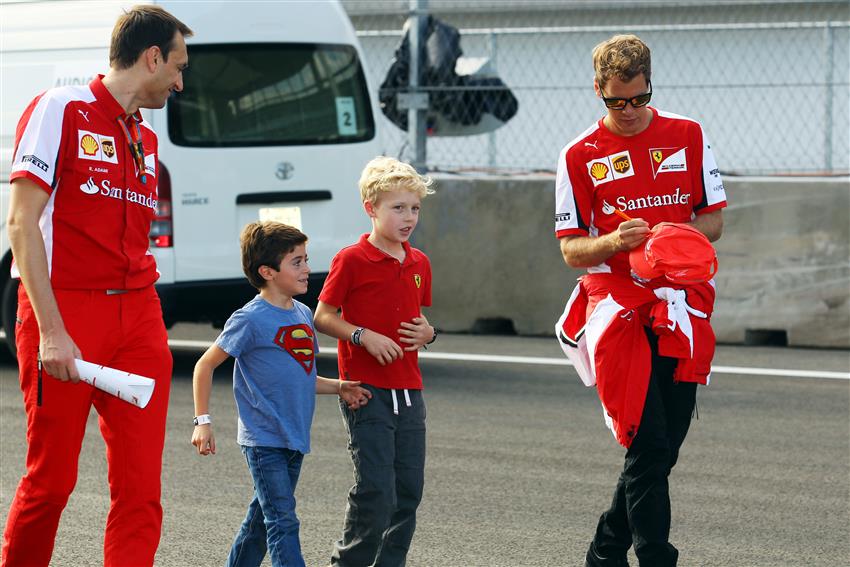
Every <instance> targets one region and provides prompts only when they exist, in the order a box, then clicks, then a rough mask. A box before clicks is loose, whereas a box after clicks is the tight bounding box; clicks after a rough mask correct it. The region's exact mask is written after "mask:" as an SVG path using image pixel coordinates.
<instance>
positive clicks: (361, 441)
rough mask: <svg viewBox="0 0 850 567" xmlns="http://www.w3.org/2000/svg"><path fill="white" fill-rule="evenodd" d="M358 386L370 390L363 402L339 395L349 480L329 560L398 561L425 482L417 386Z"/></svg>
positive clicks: (347, 566) (358, 566) (350, 566)
mask: <svg viewBox="0 0 850 567" xmlns="http://www.w3.org/2000/svg"><path fill="white" fill-rule="evenodd" d="M363 387H365V388H368V389H369V390H370V391H371V392H372V399H371V400H370V401H369V403H368V404H367V405H366V406H365V407H362V408H360V409H358V410H350V409H348V407H347V406H346V405H345V403H344V402H342V401H341V400H340V409H341V411H342V416H343V420H344V421H345V427H346V429H347V430H348V450H349V452H350V454H351V460H352V462H353V463H354V486H353V487H352V488H351V490H350V491H349V492H348V505H347V506H346V509H345V523H344V525H343V532H342V539H340V540H339V541H337V542H336V544H335V545H334V552H333V556H332V557H331V564H332V565H336V566H339V567H368V566H371V565H374V566H375V567H402V566H403V565H404V564H405V560H406V557H407V551H408V549H409V548H410V542H411V540H412V539H413V532H414V531H415V529H416V508H417V507H418V506H419V502H420V501H421V500H422V489H423V485H424V482H425V400H424V398H423V397H422V391H421V390H407V395H406V394H405V391H404V390H385V389H382V388H374V387H372V386H368V385H365V384H364V385H363ZM408 400H409V403H410V405H408ZM395 411H397V412H398V413H395Z"/></svg>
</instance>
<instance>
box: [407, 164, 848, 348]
mask: <svg viewBox="0 0 850 567" xmlns="http://www.w3.org/2000/svg"><path fill="white" fill-rule="evenodd" d="M724 183H725V186H726V191H727V195H728V196H729V201H730V207H729V208H728V209H726V211H725V212H724V221H725V229H724V233H723V237H722V238H721V239H720V241H718V242H717V243H716V245H717V250H718V256H719V259H720V270H719V272H718V276H717V291H718V296H717V306H716V310H715V313H714V317H713V319H712V322H713V325H714V329H715V332H716V333H717V338H718V340H719V341H721V342H726V343H747V342H758V341H760V340H762V339H763V338H764V337H768V338H769V339H776V338H777V337H780V340H783V339H785V338H786V337H787V343H788V344H789V345H793V346H818V347H842V348H848V347H850V180H848V179H847V178H840V179H808V178H794V179H783V178H727V179H725V180H724ZM435 190H436V191H437V194H436V195H433V196H431V197H428V198H427V199H425V200H424V201H423V207H422V217H421V220H420V223H419V227H418V228H417V230H416V233H415V234H414V244H415V245H416V246H417V247H419V248H421V249H422V250H424V251H425V252H426V253H427V254H428V255H429V256H430V258H431V262H432V267H433V275H434V292H433V296H434V297H433V299H434V306H433V307H432V308H431V309H430V311H429V312H428V313H429V318H430V319H431V320H432V322H433V323H434V324H435V325H436V326H437V327H440V328H442V329H444V330H446V331H455V332H457V331H460V332H463V331H473V330H487V329H488V328H489V326H492V325H495V326H496V327H499V326H501V328H502V329H504V328H506V327H508V326H509V325H510V323H512V325H513V328H514V329H515V331H516V332H517V333H519V334H520V335H550V334H552V332H553V331H552V329H553V326H554V323H555V320H556V319H557V318H558V316H559V315H560V313H561V311H562V310H563V307H564V303H565V301H566V299H567V297H568V296H569V293H570V291H571V290H572V288H573V286H574V285H575V280H576V278H577V277H578V276H580V275H581V274H582V273H583V272H582V271H580V270H572V269H570V268H568V267H567V266H566V265H565V264H564V262H563V260H562V259H561V254H560V251H559V248H558V241H557V240H556V239H555V237H554V220H553V215H554V203H555V189H554V179H553V178H552V177H549V176H535V177H523V178H474V179H473V178H459V177H436V179H435Z"/></svg>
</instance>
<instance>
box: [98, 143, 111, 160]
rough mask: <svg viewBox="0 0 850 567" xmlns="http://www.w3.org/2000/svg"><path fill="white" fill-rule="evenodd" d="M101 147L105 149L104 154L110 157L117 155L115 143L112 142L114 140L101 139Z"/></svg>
mask: <svg viewBox="0 0 850 567" xmlns="http://www.w3.org/2000/svg"><path fill="white" fill-rule="evenodd" d="M100 149H101V150H103V154H104V155H105V156H106V157H108V158H111V157H113V156H114V155H115V144H113V143H112V140H101V142H100Z"/></svg>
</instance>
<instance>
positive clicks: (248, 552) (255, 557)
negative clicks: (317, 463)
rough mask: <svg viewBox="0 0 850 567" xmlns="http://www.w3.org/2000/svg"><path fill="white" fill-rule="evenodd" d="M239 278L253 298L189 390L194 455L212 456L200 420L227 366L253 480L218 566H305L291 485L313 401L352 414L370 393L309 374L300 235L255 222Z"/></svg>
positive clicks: (310, 341)
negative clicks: (325, 399) (331, 397)
mask: <svg viewBox="0 0 850 567" xmlns="http://www.w3.org/2000/svg"><path fill="white" fill-rule="evenodd" d="M240 242H241V245H242V269H243V271H244V272H245V275H246V276H247V277H248V281H249V282H250V283H251V285H253V286H254V287H255V288H257V289H258V290H259V292H260V293H259V294H258V295H257V296H256V297H255V298H254V299H252V300H251V301H249V302H248V303H247V304H246V305H245V306H244V307H242V308H241V309H239V310H238V311H236V312H235V313H233V315H231V316H230V318H229V319H228V320H227V323H226V324H225V325H224V330H223V331H222V332H221V334H220V335H219V337H218V338H217V339H216V341H215V344H213V345H212V346H211V347H210V348H209V349H207V351H206V352H205V353H204V354H203V356H201V358H200V360H198V362H197V364H196V365H195V372H194V375H193V377H192V387H193V391H194V398H195V430H194V432H193V433H192V444H193V445H195V446H196V447H197V448H198V453H200V454H201V455H209V454H215V436H214V435H213V432H212V424H211V420H210V416H209V400H210V391H211V389H212V376H213V371H214V370H215V369H216V368H217V367H218V366H219V365H220V364H221V363H222V362H224V361H225V360H227V358H228V357H230V356H233V357H235V358H236V362H235V364H234V367H233V395H234V397H235V398H236V409H237V414H238V418H239V432H238V434H237V438H236V440H237V442H238V443H239V445H240V446H241V447H242V453H243V454H244V455H245V459H246V461H247V462H248V469H249V471H250V472H251V477H252V478H253V480H254V498H253V500H251V504H250V505H249V506H248V514H247V516H246V517H245V521H244V522H243V523H242V527H241V528H240V530H239V533H238V534H236V539H235V540H234V542H233V546H232V548H231V550H230V555H229V557H228V558H227V565H228V566H241V565H246V566H247V565H259V564H260V563H261V562H262V559H263V557H264V556H265V554H266V551H267V550H268V552H269V557H270V558H271V561H272V565H273V566H274V567H279V566H284V565H285V566H299V567H303V566H304V559H303V557H302V556H301V543H300V540H299V536H298V526H299V521H298V517H297V516H296V514H295V497H294V493H295V486H296V484H297V482H298V476H299V474H300V472H301V463H302V461H303V459H304V455H305V454H306V453H308V452H309V451H310V424H311V422H312V420H313V410H314V408H315V401H316V394H317V393H318V394H338V395H339V396H340V398H342V400H343V401H344V402H345V403H346V404H347V405H348V406H349V407H351V408H352V409H357V408H359V407H361V406H363V405H365V404H366V403H367V402H368V399H369V398H371V396H372V395H371V393H370V392H369V391H368V390H365V389H363V388H361V387H360V382H348V381H339V380H331V379H329V378H323V377H321V376H317V375H316V366H315V361H316V352H317V351H318V348H319V345H318V342H317V340H316V332H315V330H314V328H313V320H312V314H311V313H310V309H309V308H308V307H307V306H306V305H304V304H303V303H300V302H298V301H296V300H294V299H293V298H292V297H293V296H295V295H301V294H303V293H306V291H307V277H308V275H309V274H310V268H309V266H308V265H307V249H306V242H307V236H306V235H304V233H302V232H301V231H300V230H298V229H296V228H293V227H291V226H287V225H285V224H281V223H278V222H254V223H251V224H249V225H247V226H246V227H245V228H244V229H243V231H242V235H241V237H240Z"/></svg>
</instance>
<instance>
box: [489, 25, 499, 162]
mask: <svg viewBox="0 0 850 567" xmlns="http://www.w3.org/2000/svg"><path fill="white" fill-rule="evenodd" d="M489 39H490V41H489V43H488V45H487V47H488V51H489V52H490V53H489V55H490V64H491V65H492V66H493V69H497V67H496V56H497V54H498V47H497V43H496V39H497V37H496V32H495V31H493V30H491V31H490V38H489ZM496 153H497V149H496V132H495V131H493V132H490V133H489V134H487V154H488V160H487V161H488V162H489V165H490V168H491V169H496V166H497V165H498V163H497V161H496Z"/></svg>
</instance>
